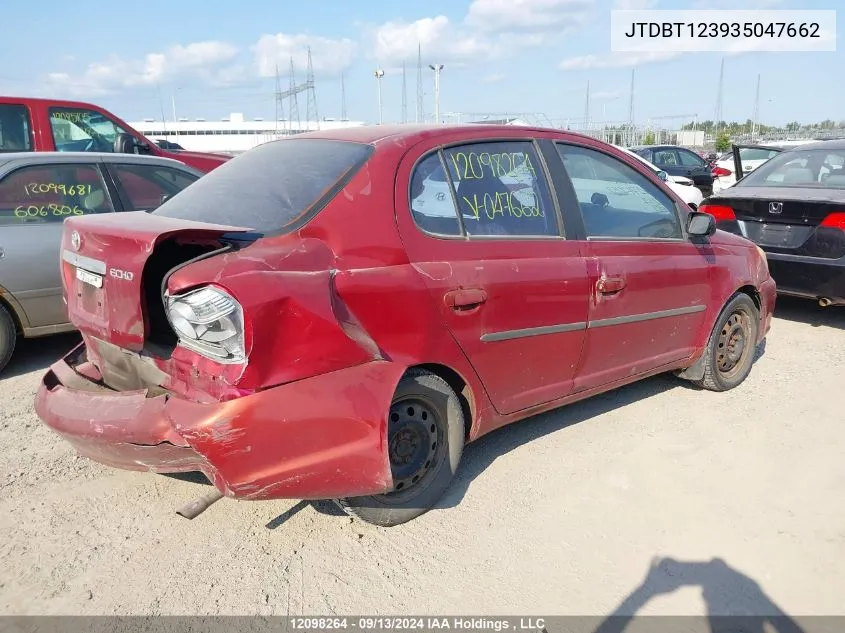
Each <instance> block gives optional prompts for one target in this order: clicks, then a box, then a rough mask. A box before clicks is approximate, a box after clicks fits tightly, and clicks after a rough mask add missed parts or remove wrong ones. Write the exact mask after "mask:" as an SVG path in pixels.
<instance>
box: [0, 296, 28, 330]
mask: <svg viewBox="0 0 845 633" xmlns="http://www.w3.org/2000/svg"><path fill="white" fill-rule="evenodd" d="M0 306H2V307H4V308H6V312H8V313H9V316H11V317H12V321H13V322H14V324H15V333H16V334H17V335H18V336H23V331H24V324H23V321H22V320H21V315H20V314H19V313H18V310H17V307H16V306H15V305H14V304H13V303H12V302H11V301H8V300H7V299H6V297H4V296H3V295H2V294H0Z"/></svg>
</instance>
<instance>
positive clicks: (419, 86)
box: [417, 43, 425, 123]
mask: <svg viewBox="0 0 845 633" xmlns="http://www.w3.org/2000/svg"><path fill="white" fill-rule="evenodd" d="M423 121H425V111H424V110H423V66H422V45H421V44H419V43H417V123H422V122H423Z"/></svg>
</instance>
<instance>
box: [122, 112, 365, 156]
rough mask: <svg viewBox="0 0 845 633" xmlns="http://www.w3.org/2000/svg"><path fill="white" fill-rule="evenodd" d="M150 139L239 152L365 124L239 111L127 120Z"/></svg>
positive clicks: (203, 149) (205, 149)
mask: <svg viewBox="0 0 845 633" xmlns="http://www.w3.org/2000/svg"><path fill="white" fill-rule="evenodd" d="M129 125H130V126H132V127H133V128H135V129H136V130H138V131H139V132H140V133H141V134H143V135H144V136H146V137H147V138H148V139H150V140H151V141H159V140H165V141H169V142H171V143H178V144H179V145H181V146H182V147H183V148H185V149H186V150H191V151H195V152H230V153H239V152H245V151H247V150H249V149H252V148H253V147H255V146H256V145H261V144H262V143H266V142H268V141H273V140H275V139H278V138H281V137H283V136H289V135H291V134H298V133H300V132H307V131H310V130H317V129H320V130H331V129H337V128H344V127H358V126H361V125H365V123H364V122H363V121H348V120H337V119H330V118H326V119H322V120H321V121H319V122H317V121H293V122H291V121H273V120H272V119H270V120H264V119H261V118H256V119H252V120H251V121H248V120H246V119H245V118H244V115H243V114H241V113H239V112H233V113H232V114H230V115H229V116H228V117H225V118H223V119H220V120H219V121H208V120H206V119H195V120H193V121H190V120H188V119H179V120H178V121H176V122H173V121H161V120H156V119H144V120H143V121H135V122H129Z"/></svg>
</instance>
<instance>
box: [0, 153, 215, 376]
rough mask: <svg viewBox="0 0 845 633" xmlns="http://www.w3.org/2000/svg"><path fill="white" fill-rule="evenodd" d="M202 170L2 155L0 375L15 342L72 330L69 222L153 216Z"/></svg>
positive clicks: (97, 157)
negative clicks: (63, 259)
mask: <svg viewBox="0 0 845 633" xmlns="http://www.w3.org/2000/svg"><path fill="white" fill-rule="evenodd" d="M200 176H202V172H200V171H198V170H196V169H193V168H191V167H188V166H186V165H183V164H182V163H180V162H177V161H175V160H171V159H169V158H158V157H153V156H133V155H128V154H94V153H70V152H37V153H36V152H29V153H20V154H0V370H2V369H3V367H4V366H5V365H6V363H8V361H9V359H10V358H11V356H12V353H13V351H14V348H15V343H16V341H17V339H18V338H20V337H25V338H30V337H37V336H44V335H47V334H56V333H59V332H66V331H70V330H72V329H73V326H72V325H71V324H70V323H69V322H68V317H67V310H66V307H65V304H64V301H63V300H62V279H61V273H60V266H59V244H60V242H61V234H62V222H63V221H64V220H65V219H66V218H70V217H80V216H88V215H100V216H102V215H104V214H109V215H112V214H113V213H114V212H122V211H135V210H145V211H151V210H152V209H155V208H156V207H157V206H159V205H160V204H161V201H162V197H163V196H173V195H175V194H176V193H178V192H179V191H181V190H182V189H184V188H185V187H187V186H188V185H190V184H191V183H193V182H195V181H196V180H197V179H199V177H200Z"/></svg>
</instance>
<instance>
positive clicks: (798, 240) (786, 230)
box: [710, 186, 843, 257]
mask: <svg viewBox="0 0 845 633" xmlns="http://www.w3.org/2000/svg"><path fill="white" fill-rule="evenodd" d="M726 193H728V192H726ZM729 193H730V195H729V196H727V195H726V196H718V197H714V198H711V199H710V203H711V204H717V205H725V206H729V207H731V208H732V209H733V212H734V215H736V223H737V225H738V227H739V230H740V231H741V233H742V235H743V236H744V237H746V238H748V239H750V240H751V241H753V242H754V243H755V244H758V245H759V246H761V247H764V248H769V249H772V250H774V251H776V252H777V251H780V252H784V253H796V254H797V253H800V254H806V255H814V256H818V257H830V256H832V255H831V254H830V248H829V246H830V245H829V244H827V242H828V241H829V240H828V239H827V236H825V235H821V234H820V232H821V233H823V232H824V231H825V229H823V228H822V229H819V225H820V224H821V223H822V221H823V220H824V219H825V218H826V217H827V216H828V215H829V214H831V213H834V212H841V211H843V204H842V203H841V202H837V201H835V200H834V199H833V198H832V197H831V195H829V194H830V192H826V191H824V190H821V191H813V190H812V189H807V188H806V187H804V188H798V187H739V186H736V187H733V188H731V189H730V190H729ZM817 238H822V242H824V244H816V242H817V241H818V239H817ZM837 241H838V240H837ZM817 247H818V248H817ZM834 250H835V251H837V252H838V250H839V247H838V245H837V247H836V248H835V249H834Z"/></svg>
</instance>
